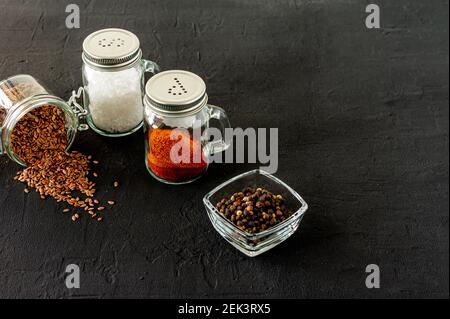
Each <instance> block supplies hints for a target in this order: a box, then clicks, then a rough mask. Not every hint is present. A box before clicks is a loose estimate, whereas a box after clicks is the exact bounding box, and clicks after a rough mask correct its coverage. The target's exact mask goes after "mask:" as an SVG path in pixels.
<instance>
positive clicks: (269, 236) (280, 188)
mask: <svg viewBox="0 0 450 319" xmlns="http://www.w3.org/2000/svg"><path fill="white" fill-rule="evenodd" d="M247 187H254V188H258V187H262V188H265V189H267V190H269V191H270V192H272V193H274V194H280V195H282V196H283V198H284V199H285V201H286V206H287V207H289V209H291V210H292V211H293V212H294V213H293V214H292V216H291V217H290V218H288V219H286V220H285V221H284V222H282V223H280V224H278V225H276V226H274V227H272V228H269V229H268V230H266V231H263V232H260V233H257V234H250V233H247V232H244V231H242V230H240V229H239V228H238V227H237V226H236V225H234V224H233V223H232V222H231V221H229V220H228V219H226V218H225V217H224V216H223V215H222V214H220V212H219V211H218V210H217V209H216V204H217V203H218V202H219V201H220V200H222V199H223V198H229V197H230V196H231V195H233V194H234V193H236V192H239V191H241V190H242V189H245V188H247ZM203 202H204V205H205V207H206V211H207V213H208V216H209V218H210V220H211V222H212V224H213V226H214V228H215V229H216V230H217V232H218V233H219V234H220V235H221V236H222V237H223V238H225V240H227V241H228V242H229V243H230V244H231V245H233V246H234V247H235V248H237V249H238V250H239V251H241V252H242V253H244V254H245V255H247V256H249V257H256V256H258V255H261V254H263V253H265V252H267V251H269V250H270V249H272V248H274V247H276V246H278V245H279V244H281V243H282V242H284V241H285V240H287V239H288V238H289V237H291V236H292V235H293V234H294V233H295V232H296V231H297V229H298V228H299V226H300V223H301V221H302V219H303V217H304V215H305V213H306V211H307V210H308V204H307V203H306V202H305V200H304V199H303V198H302V197H301V196H300V195H299V194H298V193H297V192H296V191H295V190H293V189H292V188H291V187H289V186H288V185H287V184H285V183H284V182H282V181H281V180H280V179H278V178H276V177H275V176H273V175H270V174H268V173H266V172H264V171H262V170H254V171H251V172H248V173H245V174H242V175H239V176H237V177H235V178H232V179H231V180H229V181H227V182H225V183H223V184H221V185H220V186H218V187H217V188H215V189H214V190H212V191H211V192H209V193H208V194H207V195H206V196H205V197H204V199H203Z"/></svg>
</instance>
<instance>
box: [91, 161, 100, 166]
mask: <svg viewBox="0 0 450 319" xmlns="http://www.w3.org/2000/svg"><path fill="white" fill-rule="evenodd" d="M92 163H94V164H95V165H98V164H100V162H99V161H93V162H92Z"/></svg>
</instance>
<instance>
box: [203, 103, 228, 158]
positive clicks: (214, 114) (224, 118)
mask: <svg viewBox="0 0 450 319" xmlns="http://www.w3.org/2000/svg"><path fill="white" fill-rule="evenodd" d="M208 108H209V118H210V119H214V120H217V121H219V125H220V127H219V129H220V131H221V134H222V139H220V140H217V141H212V142H210V143H209V147H210V153H211V154H217V153H221V152H224V151H226V150H227V149H228V148H230V146H231V143H230V141H227V140H226V134H225V131H226V129H228V128H231V124H230V120H229V119H228V115H227V113H226V112H225V110H224V109H222V108H221V107H218V106H215V105H208Z"/></svg>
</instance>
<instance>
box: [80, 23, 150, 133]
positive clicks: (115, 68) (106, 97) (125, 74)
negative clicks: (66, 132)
mask: <svg viewBox="0 0 450 319" xmlns="http://www.w3.org/2000/svg"><path fill="white" fill-rule="evenodd" d="M82 58H83V85H84V87H83V88H84V107H85V108H86V110H87V111H88V115H87V122H88V124H89V126H90V127H91V128H92V129H93V130H94V131H95V132H97V133H98V134H100V135H103V136H110V137H120V136H126V135H129V134H132V133H134V132H136V131H137V130H139V129H140V128H141V127H142V124H143V119H144V106H143V104H142V98H143V96H144V84H145V80H144V74H145V73H152V74H155V73H157V72H159V67H158V65H157V64H156V63H154V62H151V61H148V60H143V59H142V50H141V48H140V42H139V39H138V37H137V36H136V35H134V34H133V33H131V32H129V31H126V30H122V29H104V30H99V31H97V32H94V33H92V34H91V35H89V36H88V37H87V38H86V39H85V40H84V43H83V55H82Z"/></svg>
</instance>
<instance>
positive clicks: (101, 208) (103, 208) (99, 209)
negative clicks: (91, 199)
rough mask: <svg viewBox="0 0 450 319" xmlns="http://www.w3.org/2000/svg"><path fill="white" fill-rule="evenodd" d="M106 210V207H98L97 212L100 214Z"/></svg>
mask: <svg viewBox="0 0 450 319" xmlns="http://www.w3.org/2000/svg"><path fill="white" fill-rule="evenodd" d="M105 209H106V207H103V206H102V207H99V208H97V210H98V211H99V212H101V211H103V210H105Z"/></svg>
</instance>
